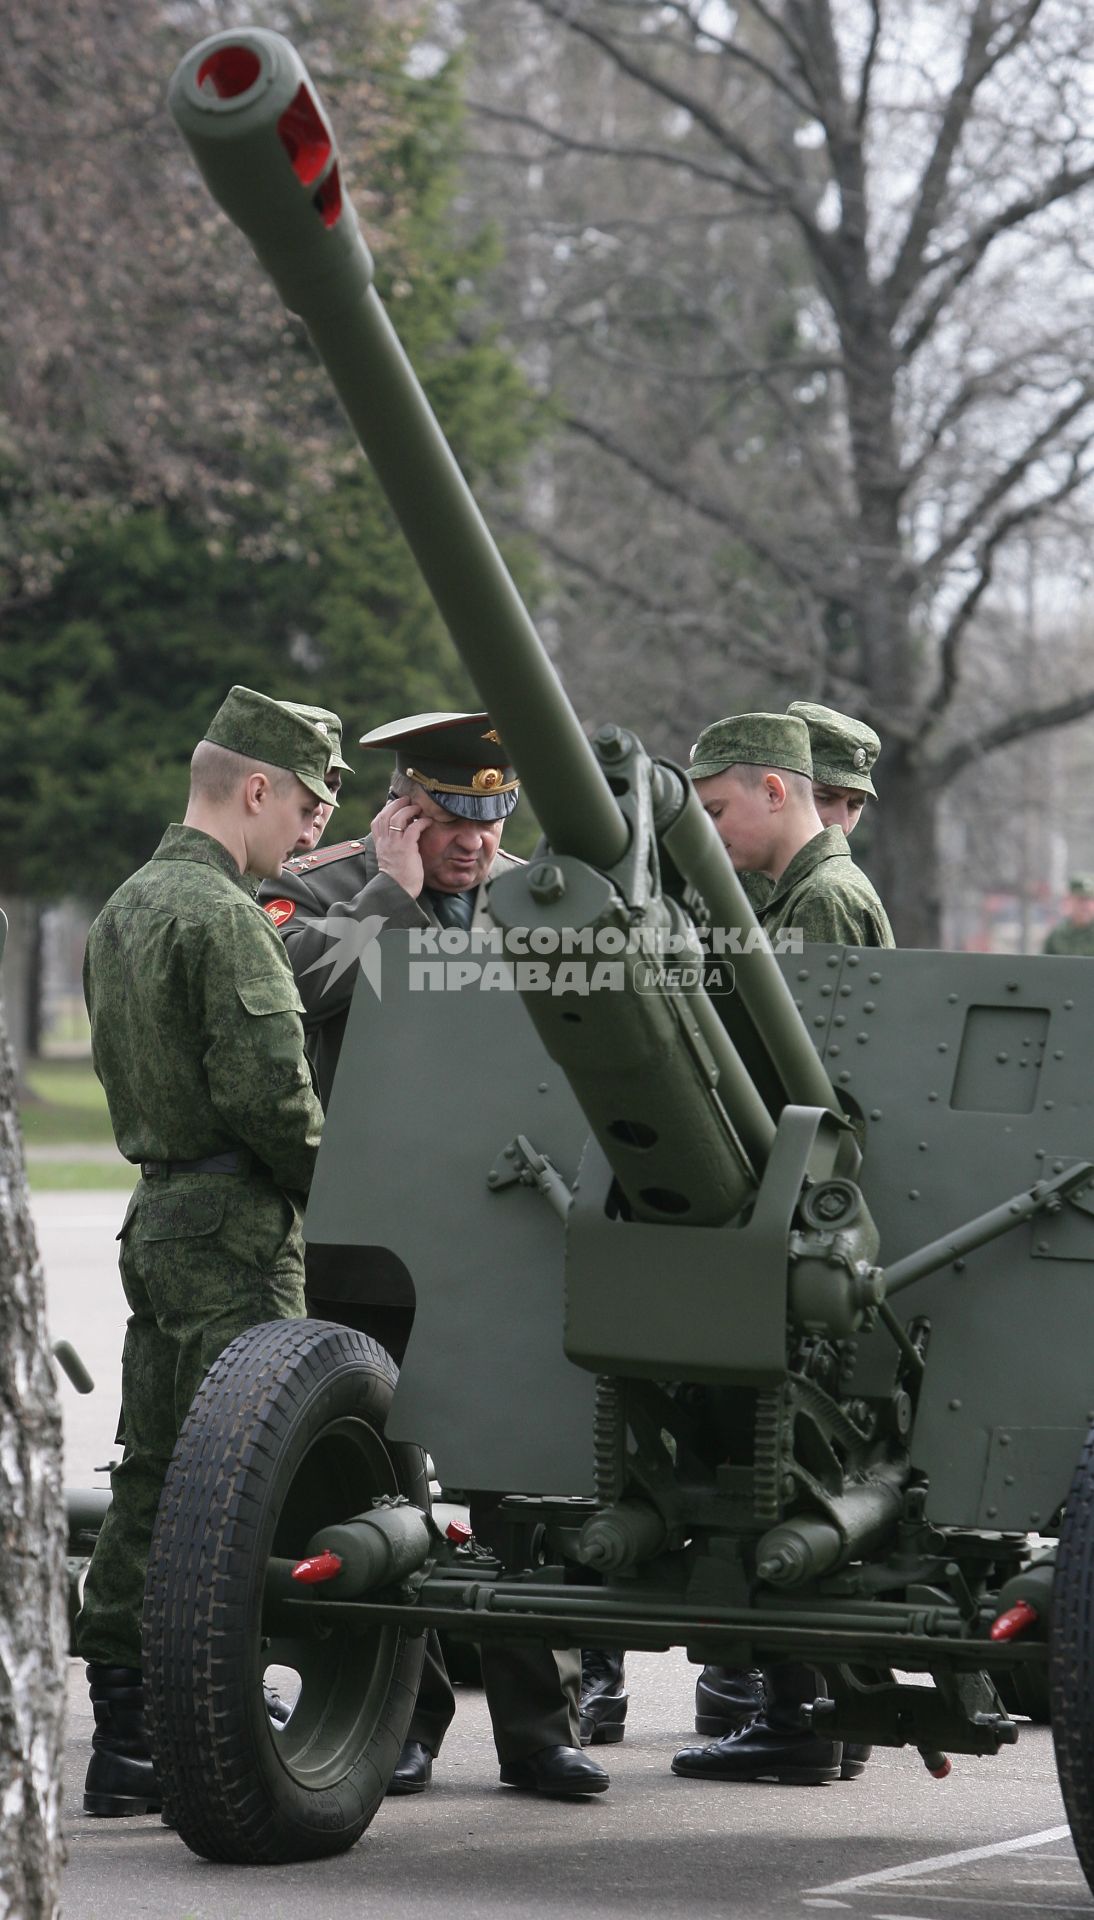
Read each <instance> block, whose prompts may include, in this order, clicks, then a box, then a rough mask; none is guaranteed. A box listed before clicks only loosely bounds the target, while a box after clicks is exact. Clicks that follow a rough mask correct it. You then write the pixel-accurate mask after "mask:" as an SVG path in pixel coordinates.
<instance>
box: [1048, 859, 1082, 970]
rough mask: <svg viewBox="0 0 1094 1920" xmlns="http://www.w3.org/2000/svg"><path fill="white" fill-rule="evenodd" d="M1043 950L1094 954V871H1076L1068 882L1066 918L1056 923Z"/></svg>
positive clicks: (1065, 907)
mask: <svg viewBox="0 0 1094 1920" xmlns="http://www.w3.org/2000/svg"><path fill="white" fill-rule="evenodd" d="M1042 951H1043V952H1045V953H1059V954H1075V953H1085V954H1094V874H1089V873H1073V874H1072V876H1071V878H1070V880H1069V881H1068V883H1067V900H1066V902H1065V905H1064V918H1063V919H1062V920H1061V921H1060V922H1059V924H1058V925H1057V926H1055V927H1053V929H1052V932H1051V933H1050V934H1049V936H1048V939H1047V940H1046V941H1045V944H1044V947H1043V949H1042Z"/></svg>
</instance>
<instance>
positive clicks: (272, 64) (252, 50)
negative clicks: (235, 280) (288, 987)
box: [169, 28, 629, 868]
mask: <svg viewBox="0 0 1094 1920" xmlns="http://www.w3.org/2000/svg"><path fill="white" fill-rule="evenodd" d="M169 103H170V107H171V112H172V114H173V115H174V118H175V121H176V124H177V125H178V128H179V130H180V132H181V133H182V135H183V138H184V139H185V140H186V142H187V144H188V145H189V147H190V149H191V152H192V153H193V155H194V158H195V160H196V161H197V164H198V167H199V168H200V170H201V173H202V175H203V176H204V178H205V181H206V183H207V184H208V186H209V189H210V191H211V193H212V194H213V197H214V199H216V200H217V201H218V203H219V204H220V206H221V207H223V209H224V211H225V213H227V214H228V216H229V217H230V219H232V220H233V221H234V222H235V223H236V225H237V226H239V227H240V228H242V230H243V232H244V233H245V234H246V236H247V238H248V239H249V240H250V242H251V245H252V246H253V247H254V250H255V252H256V253H257V255H258V258H259V260H260V261H261V263H262V265H263V266H264V267H265V268H266V270H267V271H268V273H269V274H270V275H271V277H272V279H273V281H274V283H275V285H276V287H277V289H278V292H279V293H280V295H281V297H282V299H283V300H284V302H285V304H286V306H288V307H289V308H290V309H291V311H292V312H294V313H296V314H298V315H299V316H300V318H301V319H302V320H303V321H304V322H305V324H306V326H307V328H308V331H309V333H310V335H311V338H312V340H313V342H314V345H315V348H316V351H317V352H318V354H319V356H320V359H321V360H322V361H323V363H324V365H325V367H326V369H327V371H328V373H329V375H330V377H331V380H332V382H333V384H334V387H335V390H336V392H337V394H338V397H339V399H340V400H341V402H342V405H343V407H344V409H345V411H346V413H347V415H348V417H349V420H350V422H351V424H352V426H353V428H354V430H355V431H356V433H357V436H358V438H359V440H360V442H361V445H362V447H363V448H364V450H365V452H366V453H367V455H368V457H369V459H370V461H371V462H372V465H373V467H374V468H375V470H376V474H377V477H378V479H379V481H380V484H381V486H382V487H383V489H384V492H385V493H386V495H387V497H388V500H389V502H390V504H391V507H392V509H393V511H394V513H395V515H396V518H397V519H398V521H399V524H400V526H401V527H402V530H403V533H404V534H405V536H406V539H407V541H408V543H409V545H410V547H411V550H412V551H413V553H414V556H415V558H416V560H417V562H418V565H419V567H420V568H421V571H422V574H423V576H424V577H425V580H426V583H427V585H428V586H429V588H430V591H431V593H432V594H433V597H434V599H435V600H436V602H437V606H438V608H439V609H440V612H441V615H442V618H443V619H444V621H445V623H446V625H447V626H448V628H449V631H450V632H451V634H452V637H453V639H454V640H455V642H456V645H457V647H458V649H459V652H460V654H461V656H462V658H463V661H464V663H465V665H466V667H467V669H468V671H469V672H470V674H471V676H472V678H473V680H474V682H475V685H476V687H477V688H478V691H479V695H480V697H481V699H482V702H483V705H484V706H485V707H487V708H488V709H489V711H490V715H491V718H492V719H493V721H494V723H495V725H496V726H497V727H498V729H499V731H500V733H501V737H502V739H503V740H504V742H505V745H506V747H507V748H508V750H509V752H510V754H511V755H512V757H513V761H514V764H515V765H516V767H517V769H518V771H519V773H520V776H521V779H522V781H523V782H524V785H525V788H526V791H527V793H528V797H529V800H530V801H531V804H532V806H533V807H534V809H535V812H536V814H537V816H538V818H539V820H540V822H541V824H542V826H543V829H544V832H545V833H546V835H547V837H548V839H549V840H550V842H551V845H552V846H553V847H554V848H555V849H556V850H557V851H558V852H559V853H570V854H573V855H575V856H577V857H578V858H580V859H584V860H587V861H589V862H590V864H591V865H593V866H597V867H601V868H604V867H611V866H613V865H614V864H615V863H616V862H617V861H618V860H619V859H621V858H622V856H623V854H624V853H625V851H626V848H627V845H628V841H629V829H628V827H627V823H626V821H625V819H624V817H623V815H622V813H621V812H620V809H619V807H618V806H617V804H616V801H615V798H614V796H613V794H612V791H611V788H610V787H609V785H608V782H607V780H606V779H605V776H604V774H603V772H602V770H601V768H600V766H599V764H598V762H597V760H596V757H595V755H594V754H593V751H592V748H591V747H590V745H589V742H588V740H587V739H586V737H585V734H584V733H583V731H582V728H581V724H580V722H579V721H578V718H577V715H576V714H575V712H574V710H573V708H572V706H571V705H570V702H569V700H568V698H567V696H566V693H565V691H564V689H563V687H562V684H561V682H560V681H559V678H558V675H557V674H556V672H555V670H554V668H553V666H552V665H551V662H550V659H549V658H548V655H547V652H546V649H545V648H544V646H543V643H542V641H541V639H540V637H539V635H538V633H537V632H536V629H535V627H534V625H533V623H532V620H531V618H530V616H529V614H528V611H527V609H526V608H525V606H524V604H523V602H522V600H521V598H520V595H519V594H518V592H517V589H516V587H515V585H514V583H513V580H512V577H511V576H510V573H509V570H508V568H507V567H506V565H505V562H504V561H503V559H502V557H501V555H500V553H499V552H498V549H497V547H496V545H495V543H494V540H493V538H492V536H491V534H490V532H489V529H488V528H487V526H486V523H485V521H484V520H483V518H482V515H481V514H480V512H479V510H478V507H477V506H476V504H475V501H474V499H473V497H472V494H471V490H470V488H469V487H468V485H467V482H466V480H465V479H464V477H463V474H462V473H461V472H460V469H459V466H458V464H457V462H456V459H455V456H454V455H453V453H452V451H451V449H450V448H449V446H448V443H447V441H446V440H445V438H444V435H443V434H442V432H441V430H440V427H439V426H438V424H437V421H436V419H435V417H434V415H433V412H432V409H431V408H430V406H429V403H428V401H427V400H426V398H425V395H424V394H423V392H422V390H421V387H420V386H419V384H418V381H417V378H416V376H415V374H414V372H413V369H412V368H411V366H410V363H409V361H408V360H407V357H406V355H405V353H404V352H403V349H402V347H401V345H400V343H399V340H398V338H397V337H396V334H395V331H394V329H393V327H392V326H391V323H390V321H389V320H388V318H387V315H386V313H385V312H384V309H383V307H382V305H381V303H380V300H379V298H378V296H377V294H376V292H375V289H374V287H373V285H372V279H373V265H372V259H371V256H370V254H369V250H368V248H367V246H366V245H365V242H364V239H363V238H362V235H361V232H360V229H359V227H358V224H357V218H356V215H355V213H354V210H353V207H352V206H351V205H350V202H349V201H348V199H347V198H346V196H345V193H344V190H343V186H342V180H341V172H340V165H339V158H338V150H337V146H336V144H335V139H334V134H333V131H332V129H331V126H330V122H329V120H328V119H327V116H326V114H325V112H324V110H323V108H322V105H321V103H320V101H319V97H318V95H317V93H316V91H315V88H314V87H313V86H312V83H311V81H310V79H309V77H308V73H307V70H306V68H305V67H304V64H303V62H302V61H301V59H300V56H299V55H298V54H297V53H296V51H295V49H294V48H293V47H291V46H290V45H289V43H288V41H287V40H285V39H283V38H282V37H281V35H280V34H276V33H270V32H267V31H265V30H264V29H259V28H245V29H241V30H240V31H238V32H229V33H221V34H215V35H213V36H212V38H210V39H208V40H204V41H202V42H201V44H200V45H199V46H197V47H195V48H193V50H192V51H191V52H190V53H189V54H187V56H186V58H185V59H184V60H183V61H182V62H181V64H180V66H179V67H178V69H177V71H176V73H175V75H174V78H173V80H172V82H171V87H170V93H169Z"/></svg>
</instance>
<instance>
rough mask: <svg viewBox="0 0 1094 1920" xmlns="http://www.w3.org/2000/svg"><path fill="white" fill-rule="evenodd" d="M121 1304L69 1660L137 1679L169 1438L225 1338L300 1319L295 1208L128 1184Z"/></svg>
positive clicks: (170, 1180) (232, 1195)
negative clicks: (111, 1438)
mask: <svg viewBox="0 0 1094 1920" xmlns="http://www.w3.org/2000/svg"><path fill="white" fill-rule="evenodd" d="M118 1238H119V1240H120V1241H121V1276H122V1285H123V1287H124V1289H125V1297H126V1299H127V1301H128V1303H129V1321H128V1324H127V1327H126V1334H125V1344H124V1347H123V1349H122V1430H123V1431H122V1432H120V1433H119V1438H123V1437H124V1442H125V1445H124V1451H123V1455H122V1459H121V1463H120V1465H119V1466H117V1467H115V1469H114V1471H113V1472H112V1474H111V1476H110V1486H111V1504H110V1508H109V1510H108V1513H107V1516H106V1519H105V1521H104V1523H103V1528H102V1532H101V1533H100V1535H99V1538H98V1540H97V1541H96V1543H95V1551H94V1553H93V1554H92V1557H91V1565H90V1567H89V1569H88V1574H87V1581H86V1584H85V1587H84V1595H83V1606H82V1608H81V1610H80V1613H79V1616H78V1618H77V1621H76V1646H77V1650H78V1652H79V1654H80V1656H81V1658H82V1659H84V1660H90V1661H99V1662H102V1664H103V1665H105V1666H119V1667H139V1666H140V1664H141V1642H140V1623H141V1608H142V1605H143V1601H144V1581H145V1573H146V1570H147V1565H148V1552H149V1548H150V1546H151V1541H152V1529H153V1526H154V1524H155V1519H156V1509H157V1507H158V1505H159V1498H160V1493H161V1491H162V1489H163V1482H164V1479H165V1477H166V1473H167V1467H168V1464H169V1462H170V1459H171V1454H172V1451H173V1450H174V1445H175V1441H176V1439H177V1437H178V1432H179V1428H180V1427H181V1426H182V1423H183V1421H184V1420H185V1418H186V1415H187V1413H188V1411H189V1408H190V1403H191V1401H192V1400H193V1398H194V1395H195V1393H196V1392H197V1390H198V1387H199V1386H200V1384H201V1382H202V1379H203V1378H204V1376H205V1374H206V1373H207V1372H208V1370H209V1368H210V1367H211V1366H212V1364H213V1361H214V1360H215V1359H216V1358H217V1355H218V1354H220V1353H222V1352H223V1350H224V1348H225V1347H226V1346H227V1345H228V1344H229V1342H230V1341H232V1340H234V1339H235V1338H236V1335H237V1334H240V1333H243V1332H245V1330H246V1329H247V1328H248V1327H253V1326H256V1325H258V1323H259V1322H260V1321H263V1320H293V1319H298V1318H300V1316H301V1315H302V1314H303V1313H304V1310H305V1309H304V1254H303V1241H302V1238H301V1233H300V1219H299V1214H298V1213H297V1210H296V1208H295V1207H294V1206H293V1205H292V1203H291V1201H290V1200H288V1199H287V1198H286V1196H285V1195H284V1193H282V1192H281V1190H280V1189H279V1188H277V1187H275V1186H274V1185H273V1183H272V1182H271V1181H270V1180H269V1179H268V1178H262V1177H259V1176H256V1175H253V1174H252V1175H250V1176H248V1177H245V1178H239V1177H237V1176H233V1175H224V1174H208V1173H204V1174H195V1173H190V1174H170V1175H166V1176H163V1177H160V1178H157V1179H152V1180H145V1179H142V1180H141V1181H140V1182H139V1183H138V1186H137V1189H136V1192H135V1193H134V1195H133V1198H132V1200H131V1201H130V1204H129V1210H128V1212H127V1214H126V1216H125V1220H124V1222H123V1225H122V1230H121V1232H120V1234H119V1235H118Z"/></svg>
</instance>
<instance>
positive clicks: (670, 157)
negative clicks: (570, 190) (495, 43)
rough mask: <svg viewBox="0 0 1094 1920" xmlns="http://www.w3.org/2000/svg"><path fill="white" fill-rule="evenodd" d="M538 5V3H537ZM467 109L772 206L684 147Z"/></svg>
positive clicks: (475, 105) (508, 112)
mask: <svg viewBox="0 0 1094 1920" xmlns="http://www.w3.org/2000/svg"><path fill="white" fill-rule="evenodd" d="M536 3H537V4H538V0H536ZM467 107H468V111H469V112H471V113H474V114H477V115H479V117H480V118H481V119H483V120H498V121H502V122H504V123H506V124H507V125H509V126H517V127H524V128H525V129H526V130H527V131H528V132H529V133H537V134H539V135H541V136H542V138H543V139H545V140H550V141H551V142H552V143H553V144H554V145H555V146H557V147H559V148H561V149H562V150H563V151H564V152H566V153H589V154H595V155H597V156H598V157H601V158H605V159H610V160H617V161H619V162H620V163H623V162H625V161H628V160H649V161H652V162H653V163H654V164H655V165H657V166H659V167H678V168H680V169H681V170H682V171H683V172H685V173H691V174H694V175H695V177H696V179H698V180H712V181H714V182H715V184H716V185H717V186H719V187H728V188H730V189H731V190H732V191H733V192H736V193H743V194H747V195H748V196H749V198H751V199H753V200H757V201H762V202H763V203H765V204H769V203H770V201H771V199H772V194H771V193H770V191H768V190H767V189H765V188H762V187H758V186H757V185H756V184H755V182H754V181H751V180H748V179H742V178H741V177H740V176H739V175H736V174H729V173H726V171H725V169H724V168H723V167H715V166H712V165H710V163H709V162H707V161H704V160H701V159H699V157H698V156H697V155H696V154H694V153H688V152H686V151H685V150H684V149H683V148H679V149H677V148H674V147H647V146H638V145H635V144H634V143H633V142H630V141H616V140H586V139H583V138H581V137H579V136H578V135H576V134H571V133H567V132H566V131H565V130H564V129H563V128H562V127H552V126H548V124H547V122H546V121H545V120H537V119H536V117H535V115H534V114H531V113H518V112H516V111H515V110H514V109H513V108H510V107H495V106H492V105H491V104H490V102H489V101H487V100H468V102H467Z"/></svg>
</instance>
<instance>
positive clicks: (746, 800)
mask: <svg viewBox="0 0 1094 1920" xmlns="http://www.w3.org/2000/svg"><path fill="white" fill-rule="evenodd" d="M688 772H689V774H690V776H691V778H692V780H693V781H694V782H695V788H696V792H697V793H698V795H699V797H700V799H701V800H702V803H703V806H704V807H705V808H706V811H707V812H708V813H709V815H710V817H711V819H712V820H713V822H714V825H715V827H716V829H717V831H718V834H719V837H720V838H721V840H722V842H723V844H724V845H725V847H726V851H727V852H728V854H729V857H730V859H731V860H732V862H733V865H734V867H736V868H737V870H738V871H742V870H743V871H746V872H750V873H765V874H766V875H767V877H768V878H769V879H770V880H771V881H772V882H773V886H772V891H771V895H770V898H769V899H768V900H767V902H766V904H765V905H764V906H763V908H762V911H761V912H760V914H759V920H760V925H761V926H762V927H763V929H764V932H765V933H768V934H770V935H772V936H774V935H775V934H776V933H778V932H780V931H781V930H783V929H784V928H791V927H794V928H798V929H799V930H800V932H801V936H802V938H803V940H813V941H820V942H824V943H826V944H828V945H838V946H856V947H891V946H893V945H894V941H893V930H892V928H891V927H890V925H889V919H888V915H887V914H886V912H885V909H884V907H883V906H882V904H881V901H880V900H879V899H878V897H877V894H876V893H875V891H874V889H873V887H872V886H871V884H870V882H869V880H868V879H867V878H866V875H865V874H864V873H863V872H862V871H861V869H860V868H859V867H856V865H855V863H854V861H853V860H852V858H851V855H850V851H849V849H848V846H847V838H846V835H845V834H844V832H843V829H842V827H838V826H831V827H826V826H824V825H823V823H822V822H821V819H820V816H819V815H818V813H817V808H816V803H815V802H814V799H813V791H812V788H813V760H812V754H811V751H810V746H809V730H808V728H807V726H806V723H805V721H804V720H803V719H802V718H801V717H800V716H799V715H797V714H782V713H741V714H735V715H733V716H731V717H730V718H729V719H727V720H716V721H715V722H714V725H713V726H710V727H707V728H706V729H705V730H704V732H703V733H701V734H700V736H699V738H698V740H697V741H696V743H695V747H694V750H693V753H692V759H691V765H690V767H689V769H688Z"/></svg>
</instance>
